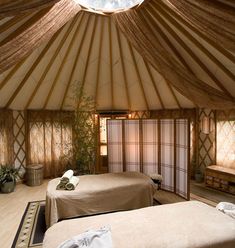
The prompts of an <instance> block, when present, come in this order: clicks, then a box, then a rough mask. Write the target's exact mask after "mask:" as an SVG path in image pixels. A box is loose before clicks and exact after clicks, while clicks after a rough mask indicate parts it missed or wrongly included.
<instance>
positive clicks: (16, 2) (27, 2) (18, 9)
mask: <svg viewBox="0 0 235 248" xmlns="http://www.w3.org/2000/svg"><path fill="white" fill-rule="evenodd" d="M58 1H60V0H2V1H1V2H0V16H12V15H17V14H19V13H22V12H30V11H34V10H39V9H42V8H45V7H49V6H51V5H52V4H54V3H56V2H58Z"/></svg>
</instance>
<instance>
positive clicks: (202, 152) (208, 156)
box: [198, 109, 216, 172]
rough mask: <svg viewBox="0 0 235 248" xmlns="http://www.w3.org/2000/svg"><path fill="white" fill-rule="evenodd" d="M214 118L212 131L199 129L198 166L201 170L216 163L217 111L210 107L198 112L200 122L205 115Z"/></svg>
mask: <svg viewBox="0 0 235 248" xmlns="http://www.w3.org/2000/svg"><path fill="white" fill-rule="evenodd" d="M205 116H206V117H209V118H211V119H212V123H213V128H212V132H210V133H209V134H205V133H203V132H202V130H200V129H199V134H198V167H199V168H200V170H201V172H204V170H205V168H206V167H207V166H209V165H212V164H215V163H216V136H215V135H216V129H215V111H214V110H210V109H200V110H199V114H198V124H200V123H201V122H202V119H203V117H205Z"/></svg>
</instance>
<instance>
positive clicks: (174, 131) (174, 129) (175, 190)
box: [173, 119, 177, 194]
mask: <svg viewBox="0 0 235 248" xmlns="http://www.w3.org/2000/svg"><path fill="white" fill-rule="evenodd" d="M176 152H177V150H176V119H174V162H173V163H174V193H175V194H176V173H177V172H176Z"/></svg>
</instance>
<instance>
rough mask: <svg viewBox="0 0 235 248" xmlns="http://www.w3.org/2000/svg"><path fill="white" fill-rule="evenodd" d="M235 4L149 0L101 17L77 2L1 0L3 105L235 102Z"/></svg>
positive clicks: (131, 106)
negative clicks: (79, 95)
mask: <svg viewBox="0 0 235 248" xmlns="http://www.w3.org/2000/svg"><path fill="white" fill-rule="evenodd" d="M234 26H235V3H234V1H232V0H214V1H210V0H149V1H145V2H144V3H143V4H142V5H141V6H139V7H138V8H134V9H131V10H128V11H125V12H119V13H113V14H111V15H105V14H104V13H103V14H102V15H100V14H97V13H91V12H89V11H87V10H85V9H82V8H81V7H80V6H79V5H78V4H76V3H75V2H74V1H73V0H60V1H59V0H57V1H52V0H51V1H44V0H31V1H25V0H14V1H9V0H5V1H1V3H0V107H3V108H13V109H67V108H69V106H70V103H71V95H72V94H73V86H74V85H76V84H78V83H79V84H80V86H81V89H82V90H84V92H86V94H88V95H90V96H93V97H94V99H95V102H96V108H97V109H98V110H121V109H125V110H150V109H165V108H193V107H209V108H218V109H219V108H234V107H235V99H234V97H235V86H234V83H235V29H234Z"/></svg>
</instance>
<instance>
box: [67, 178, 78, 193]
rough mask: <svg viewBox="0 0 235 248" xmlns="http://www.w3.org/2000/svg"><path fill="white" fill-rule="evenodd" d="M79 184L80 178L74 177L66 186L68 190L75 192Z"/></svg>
mask: <svg viewBox="0 0 235 248" xmlns="http://www.w3.org/2000/svg"><path fill="white" fill-rule="evenodd" d="M78 183H79V178H78V177H75V176H72V177H71V178H70V179H69V182H68V183H67V184H66V186H65V187H66V189H67V190H75V188H76V187H77V185H78Z"/></svg>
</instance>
